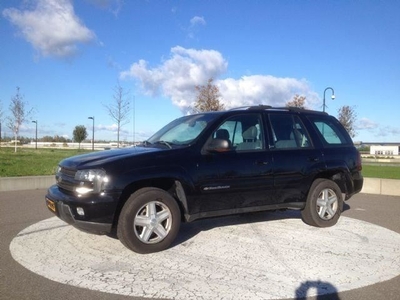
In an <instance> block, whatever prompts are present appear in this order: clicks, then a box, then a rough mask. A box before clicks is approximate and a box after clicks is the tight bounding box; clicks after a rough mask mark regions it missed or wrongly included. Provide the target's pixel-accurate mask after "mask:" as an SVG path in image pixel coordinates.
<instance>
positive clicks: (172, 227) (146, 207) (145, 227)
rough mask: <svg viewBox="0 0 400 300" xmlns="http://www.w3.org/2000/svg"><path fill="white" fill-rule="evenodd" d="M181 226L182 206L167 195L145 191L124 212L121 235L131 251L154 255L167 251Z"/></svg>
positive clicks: (129, 200)
mask: <svg viewBox="0 0 400 300" xmlns="http://www.w3.org/2000/svg"><path fill="white" fill-rule="evenodd" d="M180 223H181V214H180V210H179V206H178V203H177V202H176V200H175V199H174V198H173V197H172V196H171V195H170V194H168V193H167V192H166V191H164V190H161V189H158V188H143V189H140V190H138V191H136V192H135V193H133V194H132V195H131V196H130V197H129V199H128V200H127V201H126V203H125V205H124V206H123V208H122V210H121V214H120V216H119V220H118V228H117V235H118V238H119V240H120V241H121V243H122V244H123V245H125V246H126V247H127V248H128V249H130V250H133V251H135V252H137V253H143V254H144V253H152V252H158V251H162V250H165V249H167V248H168V247H169V246H170V245H171V243H172V242H173V241H174V240H175V238H176V236H177V234H178V231H179V227H180Z"/></svg>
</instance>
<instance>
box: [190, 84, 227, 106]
mask: <svg viewBox="0 0 400 300" xmlns="http://www.w3.org/2000/svg"><path fill="white" fill-rule="evenodd" d="M213 80H214V79H213V78H210V79H208V82H207V84H206V85H196V86H195V89H196V92H197V96H196V102H195V104H194V109H193V111H194V112H205V111H218V110H224V108H225V107H224V105H223V104H222V103H221V102H220V100H219V98H220V97H221V94H220V92H219V88H218V87H217V86H216V85H215V84H213Z"/></svg>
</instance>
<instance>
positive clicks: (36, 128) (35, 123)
mask: <svg viewBox="0 0 400 300" xmlns="http://www.w3.org/2000/svg"><path fill="white" fill-rule="evenodd" d="M32 123H35V125H36V133H35V149H36V150H37V120H36V121H32Z"/></svg>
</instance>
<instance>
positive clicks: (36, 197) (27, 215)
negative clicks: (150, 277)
mask: <svg viewBox="0 0 400 300" xmlns="http://www.w3.org/2000/svg"><path fill="white" fill-rule="evenodd" d="M45 192H46V191H45V190H30V191H17V192H2V193H0V251H1V252H0V253H1V255H0V299H65V300H68V299H99V300H101V299H111V300H112V299H140V298H134V297H125V296H120V295H114V294H106V293H101V292H96V291H92V290H87V289H82V288H77V287H72V286H68V285H65V284H60V283H57V282H53V281H51V280H48V279H46V278H44V277H41V276H39V275H36V274H34V273H32V272H30V271H29V270H27V269H25V268H24V267H22V266H21V265H20V264H18V263H17V262H15V261H14V260H13V258H12V257H11V254H10V250H9V245H10V242H11V241H12V239H13V238H14V237H15V236H16V235H17V234H18V233H19V232H20V231H21V230H22V229H24V228H26V227H28V226H30V225H32V224H34V223H37V222H38V221H41V220H44V219H47V218H50V217H53V215H52V214H51V213H50V212H49V211H47V208H46V207H45V204H44V195H45ZM346 204H347V205H346V211H345V212H344V213H343V215H344V216H347V217H351V218H355V219H359V220H363V221H367V222H370V223H373V224H376V225H379V226H382V227H385V228H387V229H390V230H393V231H395V232H397V233H400V218H399V212H400V197H391V196H382V195H367V194H359V195H356V196H355V197H353V198H352V199H350V200H349V201H347V202H346ZM198 222H202V221H198ZM193 224H194V223H193ZM343 272H346V269H345V266H343ZM399 295H400V276H397V277H395V278H393V279H391V280H388V281H385V282H380V283H376V284H374V285H370V286H367V287H364V288H360V289H355V290H350V291H346V292H342V293H339V294H338V295H328V296H318V297H312V298H309V299H341V300H356V299H357V300H361V299H363V300H365V299H388V300H390V299H393V300H394V299H399V297H400V296H399Z"/></svg>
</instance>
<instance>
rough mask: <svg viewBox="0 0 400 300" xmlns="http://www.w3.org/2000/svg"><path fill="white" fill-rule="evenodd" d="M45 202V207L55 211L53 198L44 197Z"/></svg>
mask: <svg viewBox="0 0 400 300" xmlns="http://www.w3.org/2000/svg"><path fill="white" fill-rule="evenodd" d="M46 203H47V207H48V208H49V209H50V210H51V211H52V212H54V213H55V212H56V204H55V203H54V201H53V200H50V199H46Z"/></svg>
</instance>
